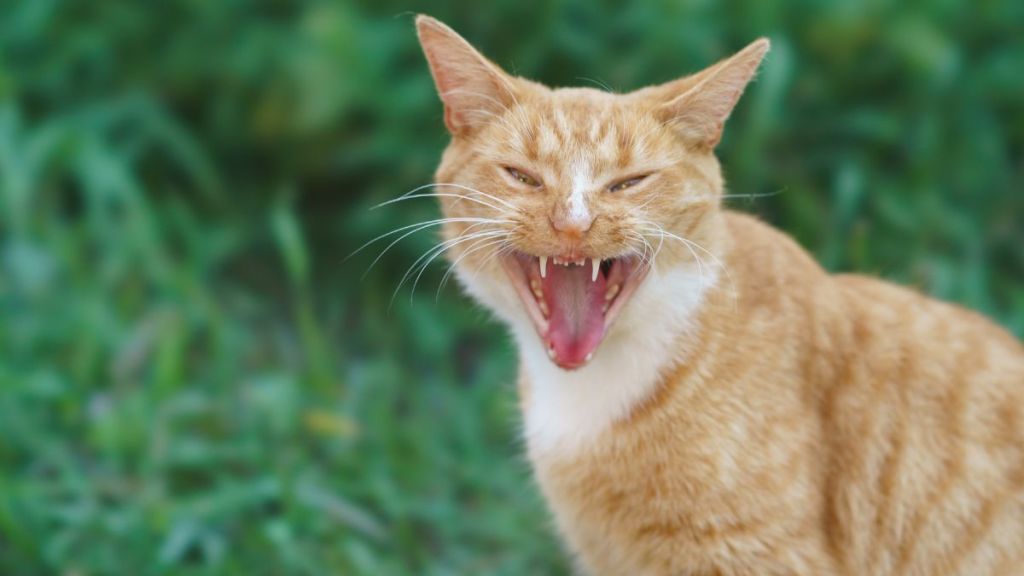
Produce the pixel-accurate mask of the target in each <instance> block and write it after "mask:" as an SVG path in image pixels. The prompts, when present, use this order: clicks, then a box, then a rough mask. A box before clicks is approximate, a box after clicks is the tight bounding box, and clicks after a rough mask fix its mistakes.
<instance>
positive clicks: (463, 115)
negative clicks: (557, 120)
mask: <svg viewBox="0 0 1024 576" xmlns="http://www.w3.org/2000/svg"><path fill="white" fill-rule="evenodd" d="M416 31H417V33H418V34H419V38H420V45H421V46H422V47H423V53H424V54H426V56H427V63H428V64H429V65H430V73H431V74H432V75H433V77H434V84H435V85H436V86H437V93H438V95H439V96H440V97H441V101H442V102H443V103H444V123H445V126H447V127H448V131H449V132H451V133H452V135H456V136H457V135H462V134H467V133H469V132H472V131H473V130H474V129H475V128H477V127H479V126H480V125H482V124H484V123H486V122H488V121H489V120H491V119H493V118H494V117H495V116H497V115H499V114H500V113H501V112H502V111H504V109H505V108H507V107H508V106H509V105H511V104H512V103H514V102H515V95H514V93H513V91H514V90H515V86H514V85H513V81H512V78H511V77H509V76H508V75H507V74H506V73H505V72H503V71H502V70H501V68H499V67H498V66H497V65H495V64H494V63H492V62H491V61H489V60H487V59H486V58H484V57H483V55H481V54H480V53H479V52H477V51H476V49H474V48H473V46H471V45H470V44H469V42H467V41H466V40H465V39H464V38H463V37H462V36H459V35H458V34H457V33H456V32H455V31H454V30H452V29H451V28H449V27H448V26H446V25H444V24H443V23H441V22H440V21H439V20H436V19H434V18H431V17H430V16H426V15H423V14H420V15H419V16H417V17H416Z"/></svg>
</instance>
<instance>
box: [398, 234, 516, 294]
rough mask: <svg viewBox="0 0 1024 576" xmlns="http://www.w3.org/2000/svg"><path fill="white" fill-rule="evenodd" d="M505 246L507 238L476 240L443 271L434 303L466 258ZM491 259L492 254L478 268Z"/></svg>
mask: <svg viewBox="0 0 1024 576" xmlns="http://www.w3.org/2000/svg"><path fill="white" fill-rule="evenodd" d="M507 244H508V238H507V236H505V237H499V238H490V239H484V240H478V241H477V242H474V243H473V244H472V245H471V246H470V247H469V248H467V249H466V251H465V252H463V253H462V255H461V256H459V257H458V258H456V259H455V261H454V262H452V264H451V265H450V266H448V270H446V271H445V273H444V276H442V277H441V281H440V282H438V284H437V292H436V293H435V294H434V301H435V302H436V301H437V300H438V299H440V298H441V290H443V289H444V287H445V285H447V284H448V279H449V278H451V276H452V274H453V273H454V272H455V268H456V267H457V266H458V265H459V263H460V262H462V261H463V260H464V259H465V258H466V257H467V256H469V255H470V254H473V253H475V252H478V251H480V250H483V249H485V248H490V247H492V246H502V245H507ZM496 253H498V251H495V254H496ZM493 257H494V254H491V255H490V256H488V257H487V258H485V259H484V261H483V262H482V263H481V265H480V268H483V266H485V265H486V264H487V263H488V262H490V261H491V259H492V258H493ZM474 274H475V271H474ZM415 289H416V288H415V285H414V286H413V290H415Z"/></svg>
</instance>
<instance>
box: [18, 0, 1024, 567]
mask: <svg viewBox="0 0 1024 576" xmlns="http://www.w3.org/2000/svg"><path fill="white" fill-rule="evenodd" d="M411 10H415V11H422V12H426V13H430V14H432V15H434V16H437V17H439V18H441V19H443V20H445V21H446V22H448V23H449V24H451V25H452V26H453V27H454V28H455V29H456V30H458V31H460V32H461V33H463V34H465V35H466V37H467V38H468V39H469V40H470V41H472V42H474V43H475V44H477V45H478V46H479V47H480V48H481V49H482V50H483V51H484V52H485V53H486V54H488V55H489V56H491V57H492V58H493V59H494V60H495V61H497V62H498V63H499V64H501V65H503V66H505V67H506V68H507V69H510V70H512V71H515V72H518V73H520V74H523V75H526V76H529V77H532V78H535V79H538V80H541V81H544V82H548V83H552V84H556V85H573V84H576V85H578V84H588V83H592V82H593V81H594V80H598V81H600V82H603V83H605V84H608V85H610V86H611V87H613V88H615V89H616V90H620V91H625V90H630V89H633V88H637V87H640V86H642V85H644V84H647V83H652V82H658V81H665V80H669V79H672V78H674V77H676V76H678V75H682V74H683V73H686V72H689V71H694V70H696V69H698V68H700V67H701V66H704V65H707V64H710V63H711V62H713V61H714V60H716V59H718V58H720V57H722V56H724V55H726V54H727V53H729V52H731V51H733V50H735V49H738V48H740V47H741V46H743V45H745V44H746V43H747V42H748V41H750V40H751V39H753V38H755V37H757V36H760V35H768V36H770V37H771V38H772V40H773V42H774V50H773V52H772V53H771V55H770V56H769V58H768V61H767V63H766V65H765V66H764V69H763V71H762V73H761V74H760V76H759V79H758V81H757V82H756V84H755V85H754V86H753V87H752V89H751V90H749V91H748V93H747V95H746V96H745V97H744V100H743V102H742V103H741V104H740V107H739V109H738V110H737V112H736V114H735V115H734V116H733V119H732V120H731V123H730V127H729V129H728V130H727V132H726V139H725V141H724V143H723V145H722V147H721V155H722V157H723V159H724V165H725V169H726V175H727V178H728V180H729V183H730V189H731V190H730V191H731V192H733V193H744V194H763V193H770V192H776V191H782V192H781V193H780V194H778V195H775V196H771V197H768V198H761V199H759V200H757V201H756V202H747V201H741V202H735V203H734V206H735V207H737V208H739V209H744V210H749V211H753V212H756V213H758V214H761V215H762V216H763V217H764V218H766V219H768V220H769V221H771V222H772V223H774V224H776V225H777V226H779V227H781V228H782V229H784V230H787V231H789V232H790V233H792V234H793V235H795V236H796V237H797V239H799V241H800V242H801V243H802V244H803V245H805V246H807V247H808V248H809V249H810V250H812V251H813V252H814V253H815V255H816V256H817V257H818V258H819V259H820V260H821V261H822V262H823V263H824V264H825V265H826V266H828V267H829V268H831V269H834V270H858V271H864V272H869V273H875V274H880V275H882V276H885V277H888V278H892V279H894V280H897V281H900V282H904V283H909V284H913V285H916V286H918V287H920V288H921V289H923V290H926V291H928V292H930V293H932V294H935V295H937V296H940V297H943V298H946V299H950V300H954V301H958V302H962V303H964V304H967V305H969V306H971V307H974V308H976V309H979V310H981V311H984V312H985V313H987V314H989V315H990V316H992V317H993V318H995V319H996V320H997V321H999V322H1000V323H1002V324H1003V325H1005V326H1007V327H1008V328H1010V329H1011V330H1013V331H1014V332H1015V333H1016V334H1017V335H1018V336H1019V335H1021V334H1024V284H1022V279H1024V223H1022V220H1024V218H1022V217H1024V191H1022V185H1024V3H1021V2H1008V1H1007V2H997V1H985V0H981V1H976V2H966V1H962V2H958V1H951V0H933V1H922V2H914V3H908V2H897V1H895V0H890V1H881V0H871V1H865V2H843V1H825V0H821V1H813V2H812V1H805V2H792V3H780V2H765V1H760V0H748V1H730V2H722V3H717V2H709V1H705V0H682V1H678V0H677V1H652V2H595V1H591V0H563V1H555V2H547V3H527V2H516V1H513V0H498V1H495V2H488V3H477V2H469V1H461V2H441V1H430V2H419V3H415V5H413V4H412V3H408V2H395V1H389V0H382V1H375V2H369V1H365V2H361V3H348V2H341V3H338V2H335V3H329V2H313V1H305V2H302V1H293V2H284V1H278V2H271V1H265V2H242V1H222V2H202V1H198V0H174V1H164V2H152V3H151V2H129V1H122V2H81V1H79V2H74V1H71V0H25V1H14V2H12V1H10V0H3V1H2V2H0V573H2V574H18V575H33V574H62V575H67V576H71V575H76V576H79V575H81V576H84V575H100V574H104V575H105V574H125V575H145V574H249V575H254V574H329V573H333V574H368V575H380V574H544V573H551V574H559V573H567V571H568V564H567V562H566V561H565V560H564V558H563V555H562V553H561V552H560V549H559V546H558V544H557V541H556V540H555V538H554V534H553V531H552V530H551V529H550V525H549V521H548V519H547V517H546V515H545V512H544V509H543V505H542V503H541V501H540V498H539V496H538V494H537V492H536V489H535V488H534V486H533V484H532V482H531V480H530V477H529V471H528V468H527V466H526V463H525V462H524V460H523V458H522V456H521V446H520V442H519V440H518V439H517V433H516V427H517V424H516V422H517V416H516V407H515V397H514V389H513V386H512V384H513V374H514V368H515V360H514V352H513V351H512V350H511V347H510V345H509V343H508V342H507V341H506V339H505V337H504V336H503V335H502V332H501V330H500V328H499V327H498V326H497V325H496V324H495V323H494V322H493V321H491V320H489V319H488V318H487V317H486V315H485V314H484V313H483V312H481V311H480V310H479V309H477V308H476V307H475V306H473V305H472V304H470V303H469V302H468V301H467V300H466V299H464V298H463V297H461V296H459V295H458V293H457V290H455V289H454V288H453V287H449V288H447V289H445V290H444V291H442V292H441V293H440V297H439V299H437V301H436V302H435V295H434V290H435V287H436V286H437V284H438V282H439V280H440V277H441V275H442V274H443V272H444V267H443V266H440V265H435V266H434V267H432V268H431V269H430V270H428V272H427V273H426V275H425V276H424V280H423V281H422V282H421V287H420V289H419V290H418V291H417V292H416V293H415V294H414V295H412V296H411V302H410V294H409V292H408V290H403V291H402V292H401V293H400V295H399V298H398V299H397V300H396V302H395V304H394V306H393V307H391V309H390V311H389V310H388V304H389V300H390V297H391V293H392V290H393V288H394V287H395V285H396V284H397V282H398V279H399V278H400V277H401V275H402V273H403V272H404V271H405V269H406V267H407V266H409V265H410V264H411V263H412V262H413V260H415V259H416V258H417V257H418V256H419V255H420V254H421V253H422V252H423V251H424V250H426V249H428V248H429V247H430V246H431V245H432V242H433V237H432V236H431V235H430V234H427V233H424V234H419V235H417V236H416V237H411V238H409V239H408V240H407V241H403V242H402V243H400V244H399V245H397V246H395V247H394V249H392V250H391V251H390V252H389V253H388V255H387V256H386V257H385V258H383V259H382V260H381V262H380V263H379V264H378V265H377V266H376V267H375V268H374V269H373V270H372V271H371V272H370V273H369V274H368V275H367V276H366V279H365V280H362V281H360V276H361V275H362V274H363V272H364V271H365V270H366V268H367V267H368V266H369V263H370V261H371V260H372V257H373V256H374V253H373V252H372V251H371V252H368V253H366V254H361V255H360V256H358V257H356V258H353V259H351V260H348V261H345V256H346V255H347V254H349V253H350V252H351V251H352V250H353V249H354V248H355V247H357V246H359V245H360V244H362V243H363V242H364V241H366V240H367V239H369V238H372V237H373V236H376V235H378V234H380V233H383V232H385V231H387V230H390V229H392V228H395V227H398V226H402V225H406V224H409V223H413V222H417V221H420V220H424V219H428V218H431V217H434V216H436V214H437V210H436V208H435V206H434V205H433V203H432V202H430V201H426V200H424V201H419V203H418V204H417V203H413V202H409V203H403V204H400V205H396V206H391V207H388V208H387V209H381V210H375V211H369V210H368V208H369V207H370V206H372V205H374V204H376V203H378V202H381V201H384V200H386V199H389V198H393V197H395V196H397V195H399V194H401V193H403V192H405V191H407V190H409V189H411V188H413V187H415V186H417V185H421V184H424V183H426V182H428V181H429V180H430V178H431V174H432V170H433V167H434V165H435V163H436V162H437V160H438V158H439V154H440V151H441V149H442V147H443V146H444V144H445V142H446V136H445V134H444V132H443V123H442V121H441V118H442V110H441V106H440V104H439V102H438V101H437V98H436V96H435V94H434V91H433V86H432V84H431V80H430V77H429V74H428V72H427V68H426V65H425V63H424V61H423V58H422V56H421V55H420V52H419V49H418V46H417V44H416V40H415V34H414V31H413V25H412V12H410V11H411Z"/></svg>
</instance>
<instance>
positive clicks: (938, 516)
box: [417, 17, 1024, 575]
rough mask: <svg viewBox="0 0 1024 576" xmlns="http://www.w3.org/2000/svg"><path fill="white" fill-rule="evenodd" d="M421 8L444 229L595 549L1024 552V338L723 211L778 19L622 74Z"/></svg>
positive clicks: (692, 561)
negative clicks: (495, 56)
mask: <svg viewBox="0 0 1024 576" xmlns="http://www.w3.org/2000/svg"><path fill="white" fill-rule="evenodd" d="M417 24H418V27H419V31H420V38H421V41H422V43H423V46H424V49H425V51H426V53H427V56H428V60H429V61H430V63H431V70H432V72H433V74H434V78H435V81H436V82H437V84H438V87H439V91H440V92H441V95H442V100H444V102H445V120H446V124H447V126H448V128H449V130H450V131H451V132H452V134H453V140H452V144H451V145H450V146H449V148H448V150H447V151H446V153H445V156H444V158H443V159H442V162H441V165H440V167H439V168H438V172H437V180H438V182H439V183H441V184H440V185H441V186H445V188H444V189H439V193H438V194H437V195H438V196H439V198H440V200H441V204H442V208H443V210H444V213H445V217H446V220H445V221H444V226H445V228H444V231H445V245H444V246H445V247H446V248H447V249H450V258H451V259H452V261H453V263H454V265H455V270H456V272H457V274H458V276H459V279H460V280H461V282H462V283H463V286H464V287H465V288H466V289H467V291H468V292H469V293H470V294H472V295H473V296H474V297H475V298H476V299H478V300H479V301H480V302H482V303H484V304H485V305H487V306H488V307H489V308H490V309H492V310H493V311H494V312H495V313H496V314H497V315H498V316H499V317H500V318H501V319H502V320H503V321H505V322H506V323H507V324H508V325H509V327H510V328H511V330H512V332H513V334H514V335H515V338H516V342H517V344H518V347H519V350H520V357H521V375H520V396H521V404H522V409H523V416H524V427H525V434H526V437H527V441H528V448H529V456H530V460H531V462H532V464H533V467H534V471H535V474H536V477H537V479H538V481H539V484H540V486H541V488H542V490H543V493H544V495H545V496H546V498H547V500H548V503H549V505H550V507H551V509H552V511H553V512H554V516H555V519H556V521H557V525H558V528H559V531H560V532H561V533H562V535H563V536H564V539H565V541H566V542H567V543H568V545H569V548H570V549H571V550H572V551H573V552H574V554H575V555H576V557H577V558H578V563H579V565H580V566H581V568H582V569H583V570H584V571H585V572H586V573H592V574H595V575H598V574H600V575H603V574H612V575H618V574H628V575H643V574H657V575H662V574H665V575H682V574H694V575H697V574H708V575H715V574H722V575H727V574H849V575H861V574H871V575H874V574H878V575H882V574H892V575H897V574H922V575H924V574H935V575H939V574H943V575H945V574H971V575H974V574H978V575H983V574H984V575H988V574H993V575H994V574H1022V573H1024V347H1022V346H1021V344H1020V343H1018V342H1017V341H1016V340H1015V339H1014V338H1013V337H1012V336H1010V335H1009V334H1008V333H1006V332H1005V331H1003V330H1002V329H1000V328H998V327H996V326H995V325H994V324H992V323H991V322H989V321H988V320H986V319H984V318H982V317H981V316H978V315H976V314H974V313H971V312H968V311H966V310H963V309H960V308H957V307H955V306H951V305H947V304H943V303H940V302H936V301H934V300H930V299H928V298H925V297H923V296H920V295H918V294H916V293H914V292H913V291H910V290H907V289H903V288H899V287H896V286H893V285H890V284H886V283H883V282H880V281H876V280H871V279H868V278H862V277H856V276H830V275H828V274H826V273H825V272H824V271H823V270H822V269H821V268H820V267H819V266H818V265H817V264H816V263H815V262H814V261H813V260H812V259H811V258H810V257H809V256H808V255H807V254H806V253H805V252H804V251H803V250H802V249H800V248H799V247H798V246H797V245H796V244H795V243H793V242H792V241H791V240H789V239H788V238H786V237H785V236H784V235H782V234H781V233H779V232H777V231H775V230H773V229H771V228H770V227H768V226H766V225H764V224H761V223H759V222H757V221H756V220H754V219H752V218H750V217H746V216H740V215H736V214H732V213H730V212H727V211H725V210H722V209H720V207H719V205H720V199H721V195H722V187H723V183H722V178H721V175H720V172H719V168H718V163H717V161H716V160H715V158H714V155H713V153H712V152H713V148H714V145H715V144H716V143H717V141H718V137H719V135H720V132H721V127H722V123H723V122H724V120H725V118H726V117H727V116H728V113H729V111H730V110H731V109H732V106H733V105H734V104H735V102H736V99H737V98H738V97H739V94H740V92H742V90H743V87H744V86H745V84H746V83H747V81H748V80H749V78H750V76H751V75H752V74H753V72H754V70H755V69H756V66H757V64H758V63H759V62H760V59H761V57H762V56H763V55H764V53H765V51H766V50H767V42H765V41H759V42H755V43H754V44H752V45H751V46H750V47H748V48H747V49H745V50H743V51H742V52H740V53H739V54H737V55H736V56H734V57H733V58H731V59H729V60H727V61H724V62H722V63H720V64H718V65H716V66H714V67H712V68H710V69H708V70H707V71H705V72H701V73H699V74H697V75H694V76H691V77H687V78H684V79H681V80H678V81H675V82H672V83H668V84H665V85H662V86H658V87H653V88H647V89H644V90H641V91H638V92H634V93H630V94H626V95H613V94H606V93H600V92H598V91H594V90H584V89H570V90H549V89H547V88H545V87H543V86H540V85H538V84H534V83H532V82H528V81H525V80H522V79H519V78H513V77H511V76H508V75H506V74H504V73H503V72H501V71H500V69H498V68H497V67H496V66H494V65H493V64H491V63H490V62H488V61H486V60H485V59H483V58H482V57H481V56H479V54H477V53H476V52H475V51H473V49H472V48H471V47H470V46H469V45H468V44H466V43H465V41H464V40H462V39H461V38H460V37H458V36H457V35H456V34H455V33H454V32H452V31H451V30H450V29H448V28H447V27H445V26H444V25H443V24H440V23H438V22H436V21H434V20H431V19H428V18H423V17H421V18H420V19H419V20H418V21H417ZM574 264H575V265H574ZM591 264H592V267H591Z"/></svg>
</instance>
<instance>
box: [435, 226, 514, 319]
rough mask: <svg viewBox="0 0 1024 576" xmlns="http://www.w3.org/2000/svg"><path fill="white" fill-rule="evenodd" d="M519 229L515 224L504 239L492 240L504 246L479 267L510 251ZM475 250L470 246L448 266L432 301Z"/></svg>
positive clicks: (438, 295) (439, 295) (437, 297)
mask: <svg viewBox="0 0 1024 576" xmlns="http://www.w3.org/2000/svg"><path fill="white" fill-rule="evenodd" d="M520 228H521V226H520V225H518V224H517V225H515V226H513V227H512V228H511V229H509V231H508V234H507V235H506V236H505V238H500V239H498V240H494V241H493V242H494V243H495V244H504V246H502V249H499V250H495V251H494V253H493V254H491V255H490V256H488V257H487V258H485V259H484V261H483V262H481V264H480V267H481V268H483V267H484V266H486V265H487V263H488V262H490V261H491V260H492V259H494V257H495V256H497V255H498V254H501V253H502V252H503V251H511V250H512V248H513V246H512V243H511V237H512V235H513V234H515V233H516V232H517V231H518V230H519V229H520ZM499 240H500V242H499ZM491 245H492V244H487V245H486V246H491ZM474 246H475V245H474ZM475 250H476V248H474V247H473V246H471V247H470V250H469V251H467V253H466V254H463V255H462V256H460V257H459V258H458V259H457V260H456V261H455V262H453V263H452V264H451V265H449V266H448V270H446V271H445V273H444V276H442V277H441V281H440V282H438V285H437V292H436V294H435V295H434V300H435V301H437V299H439V298H440V297H441V290H443V289H444V287H445V286H446V285H447V284H448V280H449V279H450V278H451V277H452V275H453V274H454V273H455V267H456V266H457V265H458V264H459V262H461V261H462V259H463V258H465V257H466V256H467V255H468V252H470V251H475Z"/></svg>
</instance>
